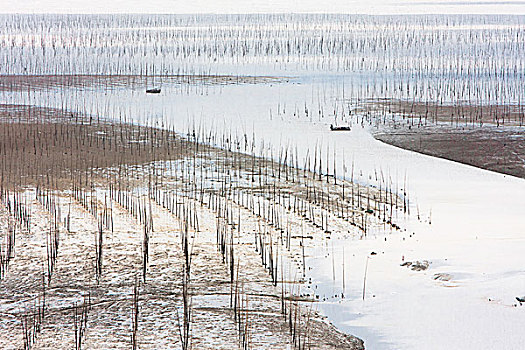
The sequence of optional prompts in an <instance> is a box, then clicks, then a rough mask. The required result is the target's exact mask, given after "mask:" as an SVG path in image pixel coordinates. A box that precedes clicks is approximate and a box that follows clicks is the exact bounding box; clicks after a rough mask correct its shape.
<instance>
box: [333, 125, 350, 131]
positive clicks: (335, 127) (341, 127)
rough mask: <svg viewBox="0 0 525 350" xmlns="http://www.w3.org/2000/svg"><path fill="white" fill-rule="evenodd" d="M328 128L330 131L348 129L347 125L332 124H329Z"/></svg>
mask: <svg viewBox="0 0 525 350" xmlns="http://www.w3.org/2000/svg"><path fill="white" fill-rule="evenodd" d="M330 130H331V131H350V127H349V126H334V125H333V124H330Z"/></svg>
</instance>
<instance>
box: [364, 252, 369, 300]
mask: <svg viewBox="0 0 525 350" xmlns="http://www.w3.org/2000/svg"><path fill="white" fill-rule="evenodd" d="M368 259H370V257H369V256H367V257H366V264H365V276H364V277H363V300H365V293H366V274H367V272H368Z"/></svg>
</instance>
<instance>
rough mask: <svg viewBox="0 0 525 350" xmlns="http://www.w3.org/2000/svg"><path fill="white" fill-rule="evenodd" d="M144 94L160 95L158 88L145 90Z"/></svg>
mask: <svg viewBox="0 0 525 350" xmlns="http://www.w3.org/2000/svg"><path fill="white" fill-rule="evenodd" d="M146 93H147V94H160V89H159V88H154V89H147V90H146Z"/></svg>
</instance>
